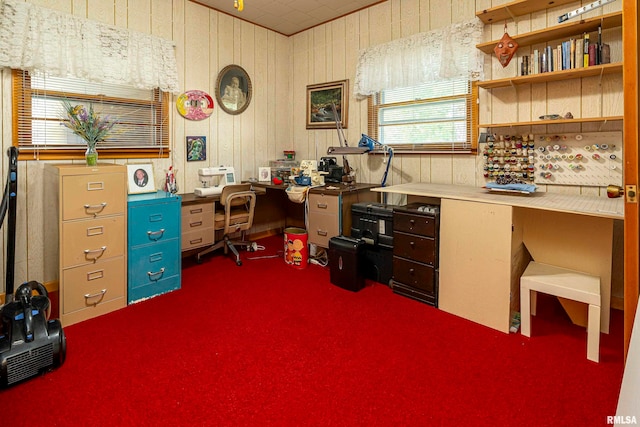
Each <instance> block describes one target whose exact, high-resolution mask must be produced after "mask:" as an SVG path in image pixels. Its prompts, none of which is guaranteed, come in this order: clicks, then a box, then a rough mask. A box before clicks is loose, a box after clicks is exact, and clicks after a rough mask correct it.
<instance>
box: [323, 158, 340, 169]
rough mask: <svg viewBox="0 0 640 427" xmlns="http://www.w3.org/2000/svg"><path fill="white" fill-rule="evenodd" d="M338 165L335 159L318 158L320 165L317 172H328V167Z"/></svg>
mask: <svg viewBox="0 0 640 427" xmlns="http://www.w3.org/2000/svg"><path fill="white" fill-rule="evenodd" d="M337 164H338V163H337V162H336V158H335V157H320V163H318V172H329V167H330V166H335V165H337Z"/></svg>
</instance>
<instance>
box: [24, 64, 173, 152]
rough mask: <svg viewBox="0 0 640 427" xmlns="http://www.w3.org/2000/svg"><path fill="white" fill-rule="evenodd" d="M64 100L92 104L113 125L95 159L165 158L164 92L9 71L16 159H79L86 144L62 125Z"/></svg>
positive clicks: (166, 121)
mask: <svg viewBox="0 0 640 427" xmlns="http://www.w3.org/2000/svg"><path fill="white" fill-rule="evenodd" d="M63 101H67V102H69V103H71V104H82V105H85V106H87V107H88V106H89V105H92V106H93V108H94V110H95V111H96V113H98V114H100V115H102V116H110V117H111V118H112V119H113V120H116V121H117V122H118V124H117V125H116V126H115V127H114V128H113V132H112V133H111V134H110V135H109V136H108V137H107V139H106V140H105V141H102V142H99V143H98V151H99V153H100V158H131V157H133V158H135V157H152V156H153V157H168V154H169V95H168V94H167V93H164V92H162V91H160V90H157V89H156V90H146V89H136V88H133V87H129V86H120V85H114V84H100V83H89V82H86V81H82V80H78V79H71V78H57V77H39V76H38V77H37V76H31V75H29V73H28V72H26V71H18V70H13V124H14V137H13V144H14V145H15V146H18V148H19V152H20V159H21V160H28V159H34V160H36V159H40V160H46V159H76V158H77V159H80V158H83V157H84V151H85V150H86V144H85V142H84V141H83V140H82V139H81V138H80V137H78V136H77V135H74V134H73V133H72V132H71V131H70V130H69V129H67V128H66V127H65V126H63V125H62V120H63V114H64V110H63V107H62V102H63Z"/></svg>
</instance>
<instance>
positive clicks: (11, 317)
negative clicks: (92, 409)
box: [0, 147, 67, 388]
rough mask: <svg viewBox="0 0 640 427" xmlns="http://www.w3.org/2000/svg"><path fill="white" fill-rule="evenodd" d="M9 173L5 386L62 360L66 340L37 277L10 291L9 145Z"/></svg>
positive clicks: (1, 367)
mask: <svg viewBox="0 0 640 427" xmlns="http://www.w3.org/2000/svg"><path fill="white" fill-rule="evenodd" d="M8 155H9V176H8V179H7V184H6V187H5V191H4V196H3V198H2V204H1V205H0V224H2V223H3V222H4V218H5V215H6V214H7V212H8V214H9V215H8V217H7V227H8V230H7V232H8V233H7V234H8V239H7V268H6V288H5V300H6V301H5V304H4V306H2V307H0V387H1V388H5V387H8V386H11V385H14V384H17V383H20V382H22V381H24V380H27V379H29V378H32V377H34V376H36V375H40V374H43V373H45V372H48V371H51V370H53V369H54V368H57V367H58V366H61V365H62V364H63V363H64V359H65V355H66V350H67V341H66V338H65V335H64V331H63V329H62V324H61V323H60V321H59V320H58V319H51V320H50V319H49V313H50V307H51V301H50V300H49V297H48V295H47V289H46V288H45V287H44V286H43V285H42V284H41V283H38V282H36V281H30V282H25V283H23V284H22V285H20V286H19V287H18V289H17V290H16V292H15V295H13V282H14V262H15V237H16V197H17V189H18V167H17V166H18V150H17V148H15V147H11V148H9V150H8ZM34 293H35V294H36V295H34Z"/></svg>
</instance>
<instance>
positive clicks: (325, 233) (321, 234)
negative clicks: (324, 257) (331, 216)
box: [317, 230, 327, 236]
mask: <svg viewBox="0 0 640 427" xmlns="http://www.w3.org/2000/svg"><path fill="white" fill-rule="evenodd" d="M317 233H318V236H326V235H327V232H326V231H323V230H318V231H317Z"/></svg>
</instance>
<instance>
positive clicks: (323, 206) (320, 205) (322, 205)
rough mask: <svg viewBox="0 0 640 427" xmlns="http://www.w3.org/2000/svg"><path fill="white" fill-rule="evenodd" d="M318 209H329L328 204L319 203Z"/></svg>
mask: <svg viewBox="0 0 640 427" xmlns="http://www.w3.org/2000/svg"><path fill="white" fill-rule="evenodd" d="M318 209H327V204H326V203H318Z"/></svg>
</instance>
